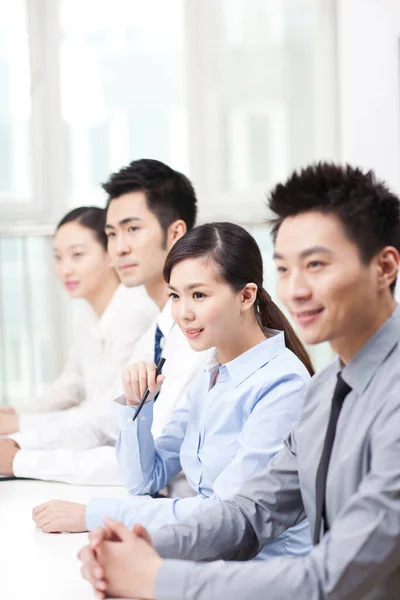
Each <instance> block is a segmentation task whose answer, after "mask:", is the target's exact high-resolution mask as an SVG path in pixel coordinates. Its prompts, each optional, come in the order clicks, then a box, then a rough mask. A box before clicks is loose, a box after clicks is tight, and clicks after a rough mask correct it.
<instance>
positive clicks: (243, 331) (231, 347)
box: [217, 318, 266, 365]
mask: <svg viewBox="0 0 400 600" xmlns="http://www.w3.org/2000/svg"><path fill="white" fill-rule="evenodd" d="M265 340H266V337H265V334H264V332H263V330H262V329H261V327H260V326H259V324H258V323H257V321H256V319H255V318H254V319H251V322H250V323H248V322H247V323H246V324H245V325H244V326H243V327H240V331H236V332H235V334H234V336H232V337H231V338H229V339H227V340H225V341H224V344H221V346H217V352H218V358H219V361H220V363H221V365H225V364H226V363H228V362H230V361H231V360H234V359H235V358H237V357H238V356H240V355H241V354H244V353H245V352H247V350H250V349H251V348H254V346H258V344H261V342H265Z"/></svg>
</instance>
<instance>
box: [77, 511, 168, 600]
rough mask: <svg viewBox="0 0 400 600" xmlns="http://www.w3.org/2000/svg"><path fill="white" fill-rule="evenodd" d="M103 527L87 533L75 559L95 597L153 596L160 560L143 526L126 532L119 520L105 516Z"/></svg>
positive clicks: (137, 526) (148, 597) (146, 597)
mask: <svg viewBox="0 0 400 600" xmlns="http://www.w3.org/2000/svg"><path fill="white" fill-rule="evenodd" d="M104 522H105V523H106V528H105V529H100V528H98V529H96V530H94V531H93V532H92V534H91V535H90V537H89V539H90V546H86V547H85V548H83V549H82V550H81V551H80V552H79V554H78V558H80V560H81V561H82V562H83V565H82V569H81V572H82V576H83V577H84V578H85V579H87V580H88V581H90V583H91V584H92V585H93V587H94V588H95V591H96V593H97V595H98V597H99V598H106V597H108V596H114V597H116V596H117V597H120V598H143V599H146V600H147V599H152V598H154V589H155V582H156V577H157V573H158V570H159V568H160V566H161V564H162V559H161V558H160V557H159V556H158V554H157V552H156V551H155V550H154V548H153V546H152V543H151V538H150V536H149V534H148V532H147V531H146V529H145V528H144V527H142V526H141V525H138V524H137V525H135V526H134V528H133V531H130V530H129V529H128V528H127V527H125V525H123V524H122V523H118V522H116V521H112V520H111V519H108V518H105V519H104Z"/></svg>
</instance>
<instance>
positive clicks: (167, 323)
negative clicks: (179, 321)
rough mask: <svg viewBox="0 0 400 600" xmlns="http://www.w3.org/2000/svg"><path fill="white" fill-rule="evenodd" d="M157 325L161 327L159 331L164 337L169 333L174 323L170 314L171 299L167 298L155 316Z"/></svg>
mask: <svg viewBox="0 0 400 600" xmlns="http://www.w3.org/2000/svg"><path fill="white" fill-rule="evenodd" d="M157 325H158V326H159V328H160V329H161V332H162V334H163V336H164V337H165V338H167V337H168V336H169V334H170V333H171V329H172V328H173V326H174V325H175V321H174V320H173V318H172V314H171V300H168V302H167V304H166V305H165V306H164V308H163V309H162V311H161V312H160V314H159V315H158V317H157Z"/></svg>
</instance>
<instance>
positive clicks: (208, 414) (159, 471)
mask: <svg viewBox="0 0 400 600" xmlns="http://www.w3.org/2000/svg"><path fill="white" fill-rule="evenodd" d="M264 331H265V332H266V333H267V334H269V335H271V334H272V337H269V338H268V339H266V340H265V341H264V342H261V343H260V344H258V345H257V346H254V347H253V348H251V349H250V350H248V351H247V352H245V353H243V354H241V355H240V356H238V357H237V358H235V359H234V360H232V361H231V362H229V363H227V364H225V365H222V366H221V365H220V364H219V362H218V356H217V355H216V352H215V351H213V352H212V355H211V357H210V360H209V361H208V362H207V364H206V367H205V369H204V372H202V373H201V374H200V375H199V376H198V377H197V378H196V379H195V380H194V381H193V383H192V385H191V386H190V388H189V391H188V394H187V397H186V398H185V399H184V401H183V402H182V403H181V404H180V405H179V406H178V408H177V409H176V410H175V411H174V413H173V415H172V418H171V421H170V422H169V423H168V425H167V426H166V427H165V428H164V430H163V432H162V434H161V436H160V437H159V438H157V439H156V440H154V439H153V437H152V435H151V424H152V418H153V402H148V403H147V404H146V405H145V406H144V408H143V410H142V413H141V415H140V417H139V418H138V419H137V420H136V421H135V422H132V417H133V415H134V413H135V410H136V409H135V407H132V406H126V405H124V404H119V403H116V408H117V419H118V424H119V427H120V435H119V438H118V441H117V457H118V462H119V465H120V469H121V472H122V476H123V480H124V483H125V486H126V488H127V489H128V491H129V493H130V494H134V495H135V496H133V497H131V498H126V499H113V498H107V499H92V500H90V501H89V504H88V506H87V510H86V524H87V527H88V529H89V530H92V529H93V528H94V527H96V526H97V525H101V524H102V519H103V518H104V517H105V516H109V517H112V518H114V519H116V520H119V521H122V522H123V523H125V524H126V525H127V526H128V527H132V526H133V524H134V523H135V522H139V523H142V524H143V525H144V526H145V527H147V528H149V529H150V530H154V529H156V528H158V527H161V526H163V525H166V524H168V523H177V522H179V521H182V520H183V519H185V518H186V517H187V516H188V515H190V514H191V513H193V512H195V511H199V510H205V509H206V508H208V507H209V506H212V505H213V504H215V503H216V502H219V501H221V500H226V499H229V498H231V497H232V496H233V495H234V494H235V493H236V492H237V491H238V490H239V488H240V487H241V485H242V484H243V482H244V481H245V480H246V479H248V478H249V477H251V475H253V474H254V473H255V472H256V471H259V470H260V469H262V468H263V467H265V466H266V465H267V463H268V462H269V460H270V459H271V458H272V457H273V456H274V455H275V454H276V453H277V452H278V450H280V449H281V447H282V442H283V439H284V438H285V436H286V435H287V434H288V433H289V432H290V430H291V429H292V427H293V425H294V424H295V422H296V420H297V418H298V415H299V411H300V409H301V407H302V404H303V400H304V397H305V392H306V389H307V385H308V382H309V380H310V376H309V374H308V372H307V370H306V368H305V367H304V365H303V363H302V362H301V361H300V360H299V359H298V358H297V357H296V356H295V355H294V354H293V353H292V352H291V351H290V350H288V349H287V348H286V347H285V341H284V334H283V333H282V332H276V331H272V330H264ZM218 373H219V377H218V380H217V381H216V377H217V374H218ZM181 470H183V471H184V473H185V475H186V478H187V480H188V482H189V484H190V485H191V487H192V488H193V490H194V491H195V492H196V496H194V497H190V498H183V499H180V498H165V499H154V498H151V497H150V496H147V495H145V496H143V495H142V496H140V495H139V494H154V493H155V492H158V491H159V490H160V489H162V488H163V487H165V485H166V484H167V483H168V481H169V480H170V479H172V478H173V477H174V476H175V475H177V474H178V473H179V472H180V471H181ZM138 495H139V496H138ZM310 548H311V540H310V532H309V526H308V522H307V521H303V522H301V523H299V524H298V525H297V526H295V527H293V528H291V529H289V530H287V531H286V532H285V533H283V534H282V535H281V536H280V537H279V538H277V539H276V540H274V541H272V542H270V543H269V544H268V545H267V546H265V547H264V549H263V550H262V552H261V553H260V555H259V558H270V557H274V556H282V555H287V554H291V555H293V554H298V555H303V554H306V553H308V552H309V550H310Z"/></svg>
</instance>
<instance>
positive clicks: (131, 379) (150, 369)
mask: <svg viewBox="0 0 400 600" xmlns="http://www.w3.org/2000/svg"><path fill="white" fill-rule="evenodd" d="M164 379H165V377H164V375H159V376H158V377H157V380H156V365H155V364H154V363H145V362H141V363H138V364H134V365H131V366H130V367H126V368H125V369H124V370H123V371H122V387H123V388H124V395H125V398H126V404H127V405H128V406H137V405H138V404H139V402H140V399H141V397H142V396H143V394H144V392H145V391H146V388H149V390H150V395H149V399H148V402H149V401H150V400H152V399H153V398H154V396H156V394H158V392H159V391H160V389H161V385H162V383H163V381H164Z"/></svg>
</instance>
